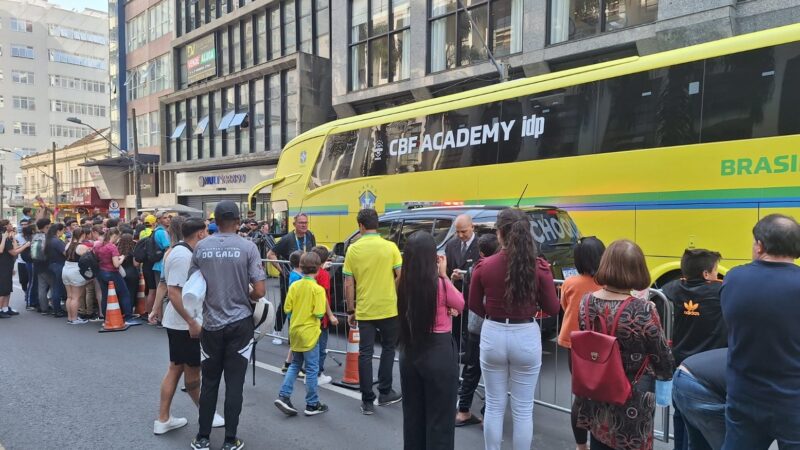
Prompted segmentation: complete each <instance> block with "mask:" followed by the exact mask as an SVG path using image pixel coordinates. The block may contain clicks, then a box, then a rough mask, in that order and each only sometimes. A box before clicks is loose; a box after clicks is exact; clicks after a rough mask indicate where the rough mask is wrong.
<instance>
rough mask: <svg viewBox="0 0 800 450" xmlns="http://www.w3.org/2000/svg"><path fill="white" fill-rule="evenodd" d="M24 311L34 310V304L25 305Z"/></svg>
mask: <svg viewBox="0 0 800 450" xmlns="http://www.w3.org/2000/svg"><path fill="white" fill-rule="evenodd" d="M25 311H36V307H35V306H26V307H25Z"/></svg>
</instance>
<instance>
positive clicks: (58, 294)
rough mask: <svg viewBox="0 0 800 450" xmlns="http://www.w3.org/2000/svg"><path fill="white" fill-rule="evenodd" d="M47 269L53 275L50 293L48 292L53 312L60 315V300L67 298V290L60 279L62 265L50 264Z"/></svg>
mask: <svg viewBox="0 0 800 450" xmlns="http://www.w3.org/2000/svg"><path fill="white" fill-rule="evenodd" d="M47 267H48V268H49V269H50V273H51V274H52V275H53V285H52V287H51V289H52V291H51V292H50V295H51V301H52V303H53V312H54V313H60V312H61V300H63V299H65V298H66V296H67V288H65V287H64V281H63V280H62V278H61V272H62V271H63V270H64V263H50V264H48V266H47Z"/></svg>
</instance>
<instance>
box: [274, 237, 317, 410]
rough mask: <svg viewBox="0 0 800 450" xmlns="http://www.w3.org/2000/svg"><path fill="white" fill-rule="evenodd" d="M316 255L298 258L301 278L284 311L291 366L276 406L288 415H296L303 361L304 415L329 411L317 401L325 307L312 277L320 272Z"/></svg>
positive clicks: (310, 254)
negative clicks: (296, 384) (294, 400)
mask: <svg viewBox="0 0 800 450" xmlns="http://www.w3.org/2000/svg"><path fill="white" fill-rule="evenodd" d="M319 266H320V260H319V256H318V255H317V254H316V253H314V252H309V253H305V254H304V255H303V257H302V258H301V259H300V269H301V270H302V272H303V278H302V279H301V280H299V281H296V282H294V283H293V284H292V285H291V286H290V287H289V292H288V293H287V295H286V302H285V303H284V306H283V310H284V312H285V313H286V315H287V316H288V317H289V345H290V348H291V350H292V355H293V357H292V364H291V365H290V366H289V370H287V371H286V376H285V377H284V379H283V386H281V390H280V393H279V394H278V399H277V400H275V406H276V407H277V408H278V409H279V410H281V412H283V413H284V414H286V415H287V416H295V415H297V410H296V409H295V408H294V405H292V400H291V397H292V389H293V388H294V382H295V380H296V379H297V374H298V373H299V372H300V367H302V366H303V363H304V362H305V370H306V409H305V411H304V413H305V415H307V416H315V415H317V414H322V413H324V412H327V411H328V406H327V405H325V404H323V403H321V402H320V401H319V395H318V394H317V373H318V372H319V335H320V332H321V331H320V319H322V317H323V316H324V315H325V306H326V305H327V304H328V302H327V300H326V297H325V289H324V288H323V287H322V286H320V285H318V284H317V282H316V280H315V279H314V275H315V274H316V273H317V271H318V270H319Z"/></svg>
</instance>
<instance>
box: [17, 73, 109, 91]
mask: <svg viewBox="0 0 800 450" xmlns="http://www.w3.org/2000/svg"><path fill="white" fill-rule="evenodd" d="M31 75H33V74H31ZM50 86H53V87H58V88H64V89H74V90H76V91H85V92H95V93H98V94H105V93H106V84H105V83H104V82H102V81H95V80H86V79H83V78H76V77H69V76H66V75H50Z"/></svg>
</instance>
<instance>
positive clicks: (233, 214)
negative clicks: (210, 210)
mask: <svg viewBox="0 0 800 450" xmlns="http://www.w3.org/2000/svg"><path fill="white" fill-rule="evenodd" d="M214 218H216V219H217V220H220V219H238V218H239V206H237V205H236V203H235V202H233V201H231V200H223V201H221V202H219V203H217V206H216V207H215V208H214Z"/></svg>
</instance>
